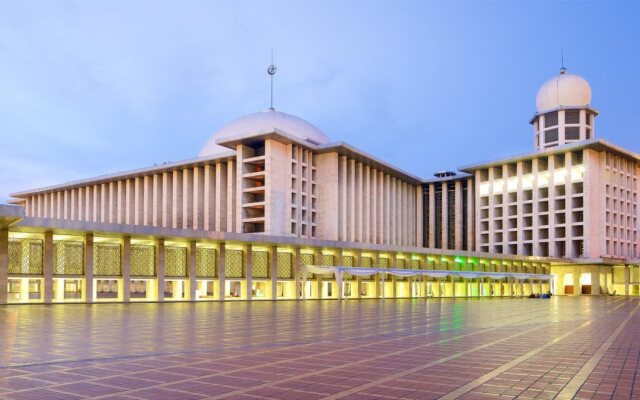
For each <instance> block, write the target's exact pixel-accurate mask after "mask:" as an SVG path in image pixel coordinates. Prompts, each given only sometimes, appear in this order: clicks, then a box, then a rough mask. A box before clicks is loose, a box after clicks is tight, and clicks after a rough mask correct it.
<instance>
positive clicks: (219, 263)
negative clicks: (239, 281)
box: [216, 242, 225, 301]
mask: <svg viewBox="0 0 640 400" xmlns="http://www.w3.org/2000/svg"><path fill="white" fill-rule="evenodd" d="M216 257H217V260H216V268H217V269H218V270H217V271H216V275H218V300H220V301H224V292H225V290H224V289H225V284H224V279H225V278H224V269H225V268H224V267H225V265H224V264H225V243H224V242H220V244H219V245H218V251H217V252H216Z"/></svg>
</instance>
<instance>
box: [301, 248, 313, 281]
mask: <svg viewBox="0 0 640 400" xmlns="http://www.w3.org/2000/svg"><path fill="white" fill-rule="evenodd" d="M300 264H301V265H313V254H311V253H301V254H300ZM307 279H313V274H312V273H311V272H307Z"/></svg>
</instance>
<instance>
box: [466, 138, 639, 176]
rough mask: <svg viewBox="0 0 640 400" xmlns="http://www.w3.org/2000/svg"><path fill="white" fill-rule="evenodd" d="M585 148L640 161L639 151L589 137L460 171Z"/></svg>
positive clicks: (468, 171) (468, 166) (469, 166)
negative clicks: (635, 151)
mask: <svg viewBox="0 0 640 400" xmlns="http://www.w3.org/2000/svg"><path fill="white" fill-rule="evenodd" d="M583 149H594V150H597V151H610V152H612V153H616V154H618V155H621V156H623V157H626V158H627V159H630V160H634V161H640V154H638V153H634V152H632V151H628V150H625V149H623V148H622V147H619V146H616V145H614V144H612V143H609V142H607V141H605V140H602V139H589V140H582V141H580V142H574V143H569V144H565V145H562V146H556V147H550V148H548V149H544V150H541V151H536V152H533V153H527V154H523V155H519V156H515V157H507V158H500V159H497V160H494V161H487V162H483V163H479V164H471V165H466V166H463V167H460V168H459V169H460V171H463V172H467V173H473V172H474V171H476V170H479V169H485V168H489V167H495V166H499V165H504V164H511V163H515V162H518V161H525V160H532V159H534V158H542V157H548V156H550V155H554V154H561V153H567V152H570V151H576V150H583Z"/></svg>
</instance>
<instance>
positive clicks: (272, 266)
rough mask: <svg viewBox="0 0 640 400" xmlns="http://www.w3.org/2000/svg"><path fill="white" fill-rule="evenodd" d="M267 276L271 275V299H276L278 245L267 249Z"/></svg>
mask: <svg viewBox="0 0 640 400" xmlns="http://www.w3.org/2000/svg"><path fill="white" fill-rule="evenodd" d="M269 277H271V300H278V247H277V246H271V248H270V249H269Z"/></svg>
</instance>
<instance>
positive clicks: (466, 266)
mask: <svg viewBox="0 0 640 400" xmlns="http://www.w3.org/2000/svg"><path fill="white" fill-rule="evenodd" d="M460 270H462V271H473V264H471V263H463V264H462V265H461V268H460Z"/></svg>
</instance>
